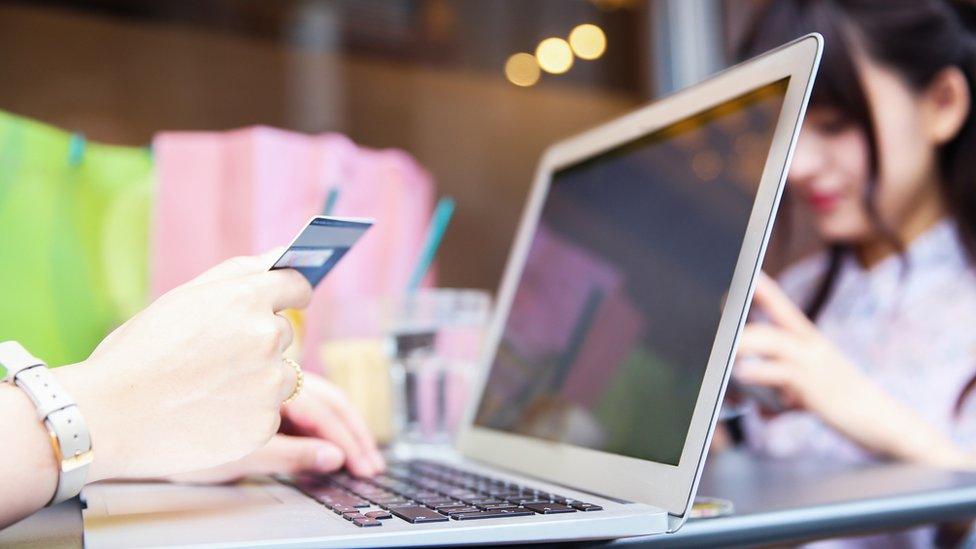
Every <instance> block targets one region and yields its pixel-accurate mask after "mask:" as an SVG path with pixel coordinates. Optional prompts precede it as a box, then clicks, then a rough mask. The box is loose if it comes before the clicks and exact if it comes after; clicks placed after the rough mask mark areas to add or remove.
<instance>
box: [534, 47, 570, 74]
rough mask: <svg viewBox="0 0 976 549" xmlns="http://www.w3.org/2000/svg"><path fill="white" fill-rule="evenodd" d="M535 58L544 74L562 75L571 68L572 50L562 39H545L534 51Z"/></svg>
mask: <svg viewBox="0 0 976 549" xmlns="http://www.w3.org/2000/svg"><path fill="white" fill-rule="evenodd" d="M535 58H536V60H538V62H539V66H540V67H542V70H544V71H546V72H551V73H552V74H562V73H564V72H566V71H568V70H569V68H570V67H572V66H573V50H572V49H571V48H570V47H569V44H568V43H567V42H566V41H565V40H563V39H562V38H546V39H545V40H543V41H542V42H539V47H537V48H536V49H535Z"/></svg>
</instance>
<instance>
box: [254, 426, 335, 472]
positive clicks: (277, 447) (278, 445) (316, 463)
mask: <svg viewBox="0 0 976 549" xmlns="http://www.w3.org/2000/svg"><path fill="white" fill-rule="evenodd" d="M249 458H250V459H248V458H245V459H244V460H242V461H243V462H244V464H245V465H246V466H247V467H248V471H247V474H249V475H263V474H274V473H289V474H296V473H303V472H316V473H331V472H332V471H336V470H338V469H339V468H340V467H342V463H343V462H344V461H345V459H346V456H345V454H343V452H342V450H341V449H340V448H339V447H338V446H336V445H335V444H333V443H331V442H329V441H327V440H322V439H320V438H314V437H293V436H288V435H275V436H274V437H272V438H271V440H270V441H268V443H267V444H265V445H264V446H263V447H262V448H260V449H259V450H257V451H256V452H254V454H252V455H251V456H249Z"/></svg>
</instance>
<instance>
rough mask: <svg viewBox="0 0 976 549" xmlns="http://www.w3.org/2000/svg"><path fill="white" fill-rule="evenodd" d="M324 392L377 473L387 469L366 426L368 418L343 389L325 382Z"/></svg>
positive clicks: (327, 400)
mask: <svg viewBox="0 0 976 549" xmlns="http://www.w3.org/2000/svg"><path fill="white" fill-rule="evenodd" d="M321 390H322V392H323V393H325V395H324V396H325V397H326V400H325V401H326V402H327V403H328V404H329V406H331V407H332V409H333V411H334V412H335V414H336V415H337V416H338V417H339V419H341V420H342V421H343V422H344V423H345V424H346V427H347V428H348V429H349V431H350V432H352V434H353V436H354V437H356V440H357V441H358V442H359V445H360V447H361V448H363V450H364V452H365V453H366V454H367V455H368V456H369V459H370V460H372V463H373V466H374V467H375V468H376V469H377V471H383V470H385V469H386V460H384V459H383V455H382V454H381V453H380V450H379V447H378V446H377V444H376V437H374V436H373V432H372V431H370V429H369V426H368V425H367V424H366V418H364V417H363V415H362V414H361V413H360V411H359V409H358V408H356V407H355V406H353V404H352V402H350V401H349V398H348V397H347V396H346V394H345V393H344V392H342V390H341V389H339V388H338V387H336V386H335V385H332V384H331V383H328V382H325V383H323V384H322V389H321Z"/></svg>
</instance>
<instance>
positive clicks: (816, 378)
mask: <svg viewBox="0 0 976 549" xmlns="http://www.w3.org/2000/svg"><path fill="white" fill-rule="evenodd" d="M753 304H754V305H755V306H757V307H759V308H760V309H761V310H762V311H763V312H764V313H766V314H767V316H768V317H769V321H770V322H769V323H758V322H753V323H749V324H747V325H746V327H745V329H744V330H743V332H742V336H741V338H740V340H739V350H738V354H737V361H736V364H735V369H734V370H733V375H734V376H735V379H736V380H737V381H738V382H740V383H743V384H746V385H756V386H763V387H770V388H772V389H775V390H776V391H777V392H778V393H779V395H780V398H781V399H782V402H783V404H784V405H786V406H787V407H791V408H797V409H803V410H806V411H809V412H811V413H813V414H816V415H817V416H819V417H820V418H821V419H822V420H823V421H824V422H825V423H826V424H827V425H830V426H831V427H833V428H834V429H836V430H837V431H839V432H840V433H841V434H843V435H844V436H846V437H847V438H849V439H851V440H853V441H854V442H855V443H858V444H860V445H861V446H863V447H865V448H867V449H868V450H869V451H873V452H875V453H879V454H882V455H886V456H889V457H894V458H897V459H903V460H907V461H915V462H922V463H928V464H934V465H940V466H946V467H972V466H973V465H974V460H973V459H972V458H971V457H970V456H968V455H967V454H965V453H964V452H963V451H962V450H961V449H959V448H958V447H957V446H956V445H955V444H954V443H952V442H951V441H950V440H949V439H948V438H947V437H946V436H945V435H943V434H942V433H940V432H939V431H938V430H937V429H935V428H934V427H932V426H931V425H929V424H928V423H926V422H925V421H924V420H923V419H922V418H921V417H919V416H918V415H917V414H916V413H915V411H914V410H912V409H911V408H909V407H908V406H906V405H904V404H902V403H901V402H898V401H897V400H895V399H894V398H892V397H891V396H890V395H888V394H887V393H886V392H885V391H884V390H883V389H882V388H881V387H879V386H878V385H877V384H876V383H874V382H873V381H872V380H871V379H870V378H868V377H867V375H865V374H864V373H863V372H862V371H861V370H859V369H858V368H857V367H856V366H855V365H854V364H853V363H851V362H850V360H848V359H847V357H845V356H844V354H843V353H842V352H841V351H840V350H839V349H838V348H837V347H836V346H835V345H834V344H833V343H832V342H831V341H830V340H828V339H827V338H826V337H824V335H823V334H821V333H820V331H819V330H818V329H817V327H816V325H815V324H814V323H813V322H811V321H810V320H809V319H808V318H807V317H806V316H805V315H804V314H803V312H802V311H800V309H799V308H797V306H796V305H794V304H793V302H792V301H790V299H789V297H787V296H786V294H784V293H783V291H782V290H781V289H780V288H779V286H778V285H777V284H776V282H775V281H773V280H772V279H771V278H769V277H768V276H766V275H765V274H761V275H760V278H759V283H758V286H757V287H756V294H755V298H754V301H753Z"/></svg>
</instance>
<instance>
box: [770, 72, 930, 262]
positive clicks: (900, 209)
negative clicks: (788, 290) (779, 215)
mask: <svg viewBox="0 0 976 549" xmlns="http://www.w3.org/2000/svg"><path fill="white" fill-rule="evenodd" d="M858 68H859V71H860V73H861V81H862V83H863V88H864V93H865V96H866V98H867V101H868V104H869V105H870V106H871V112H872V121H873V124H874V127H875V135H876V136H877V159H878V174H877V184H876V188H875V189H874V191H873V197H872V201H873V203H874V205H875V208H876V212H877V214H878V218H879V219H880V221H881V225H883V226H884V227H887V228H889V229H890V230H891V231H893V232H894V233H895V234H896V235H898V236H899V237H901V239H902V240H903V241H907V240H910V238H911V237H912V236H913V233H916V232H920V230H924V227H923V226H928V225H930V224H931V223H932V222H934V220H937V219H938V218H939V217H941V215H942V204H941V200H940V197H939V191H938V167H937V148H936V143H933V141H932V140H931V139H930V138H929V133H930V132H929V131H928V129H929V128H928V127H927V126H928V119H929V116H928V113H929V110H930V109H929V106H928V105H927V102H928V101H929V100H930V98H929V97H928V96H927V94H925V93H922V94H919V93H916V92H914V91H913V90H912V89H911V88H910V87H909V86H908V85H907V84H906V83H905V82H904V81H903V80H902V79H901V78H899V76H898V75H897V74H895V73H894V72H893V71H890V70H888V69H886V68H884V67H881V66H879V65H877V64H875V63H873V62H871V61H869V60H866V59H861V60H860V62H859V63H858ZM870 155H871V150H870V145H869V142H868V139H867V135H866V133H865V130H864V129H863V128H861V127H860V126H858V125H855V124H853V123H852V122H851V121H850V120H848V119H847V118H846V117H845V116H844V114H842V113H841V112H839V111H837V110H835V109H832V108H830V107H826V106H812V107H811V108H810V110H809V112H808V113H807V116H806V120H805V122H804V124H803V129H802V131H801V134H800V139H799V141H798V143H797V148H796V152H795V154H794V157H793V163H792V166H791V169H790V173H789V182H790V185H791V186H792V188H793V189H794V191H795V192H797V193H798V195H799V197H800V198H801V199H802V201H803V202H804V203H805V204H806V205H807V206H809V208H810V209H811V211H812V212H813V214H814V218H815V220H816V228H817V230H818V232H819V233H820V235H821V237H822V238H823V239H824V240H826V241H827V242H828V243H832V244H848V245H852V246H854V247H855V248H858V247H861V246H868V247H870V246H872V245H876V244H877V243H878V242H880V241H883V240H884V238H883V232H882V229H881V228H880V227H879V226H878V224H876V223H875V222H873V221H872V218H871V216H870V215H869V211H868V207H867V200H866V198H867V196H868V194H869V192H870V191H869V181H870V180H871V177H872V176H871V173H870V172H871V170H870Z"/></svg>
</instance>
